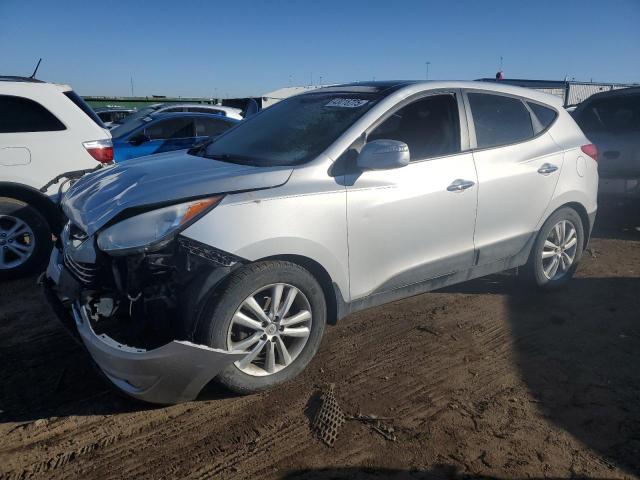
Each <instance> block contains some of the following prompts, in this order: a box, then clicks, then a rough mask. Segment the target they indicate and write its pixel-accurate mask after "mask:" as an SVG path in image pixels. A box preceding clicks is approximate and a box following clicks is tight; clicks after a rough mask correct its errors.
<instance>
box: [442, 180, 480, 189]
mask: <svg viewBox="0 0 640 480" xmlns="http://www.w3.org/2000/svg"><path fill="white" fill-rule="evenodd" d="M474 185H475V182H472V181H471V180H463V179H461V178H458V179H457V180H454V181H453V183H452V184H451V185H449V186H448V187H447V190H449V191H450V192H461V191H463V190H466V189H467V188H470V187H473V186H474Z"/></svg>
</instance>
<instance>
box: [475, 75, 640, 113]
mask: <svg viewBox="0 0 640 480" xmlns="http://www.w3.org/2000/svg"><path fill="white" fill-rule="evenodd" d="M478 80H479V81H481V82H496V81H498V80H496V79H494V78H479V79H478ZM499 82H500V83H508V84H510V85H517V86H519V87H525V88H532V89H534V90H539V91H541V92H546V93H550V94H551V95H555V96H557V97H560V98H561V99H562V101H563V102H564V106H565V108H567V107H573V106H576V105H578V104H579V103H580V102H582V101H583V100H586V99H587V98H589V97H590V96H591V95H593V94H594V93H599V92H608V91H609V90H617V89H619V88H627V87H634V86H638V84H637V83H635V84H634V83H601V82H577V81H575V80H527V79H523V78H503V79H500V80H499Z"/></svg>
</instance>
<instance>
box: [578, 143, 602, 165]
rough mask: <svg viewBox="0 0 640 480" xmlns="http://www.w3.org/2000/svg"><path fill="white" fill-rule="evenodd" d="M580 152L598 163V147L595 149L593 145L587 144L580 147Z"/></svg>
mask: <svg viewBox="0 0 640 480" xmlns="http://www.w3.org/2000/svg"><path fill="white" fill-rule="evenodd" d="M580 150H582V152H583V153H584V154H586V155H589V156H590V157H591V158H593V159H594V160H595V161H596V162H597V161H598V147H596V146H595V145H594V144H593V143H588V144H586V145H582V146H581V147H580Z"/></svg>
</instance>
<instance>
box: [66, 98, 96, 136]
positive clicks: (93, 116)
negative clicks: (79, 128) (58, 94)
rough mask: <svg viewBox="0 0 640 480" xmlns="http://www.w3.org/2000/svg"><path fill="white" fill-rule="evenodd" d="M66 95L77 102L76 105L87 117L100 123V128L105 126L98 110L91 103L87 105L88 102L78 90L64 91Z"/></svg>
mask: <svg viewBox="0 0 640 480" xmlns="http://www.w3.org/2000/svg"><path fill="white" fill-rule="evenodd" d="M64 95H65V96H66V97H67V98H68V99H69V100H71V101H72V102H73V103H75V105H76V107H78V108H79V109H80V110H82V111H83V112H84V113H85V114H86V115H87V117H89V118H90V119H91V120H93V121H94V122H95V124H96V125H98V126H99V127H100V128H105V126H104V123H102V120H100V117H98V115H96V112H94V111H93V109H92V108H91V107H90V106H89V105H87V103H86V102H85V101H84V100H83V99H82V98H80V96H79V95H78V94H77V93H76V92H74V91H73V90H71V91H69V92H64Z"/></svg>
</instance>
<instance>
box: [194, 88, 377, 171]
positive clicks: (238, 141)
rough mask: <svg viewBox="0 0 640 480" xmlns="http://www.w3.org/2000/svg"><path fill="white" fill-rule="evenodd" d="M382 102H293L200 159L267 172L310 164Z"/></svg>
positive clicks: (334, 97) (318, 98) (315, 97)
mask: <svg viewBox="0 0 640 480" xmlns="http://www.w3.org/2000/svg"><path fill="white" fill-rule="evenodd" d="M379 99H380V96H379V95H374V94H369V93H347V92H334V93H329V92H324V93H310V94H304V95H298V96H295V97H291V98H288V99H286V100H283V101H282V102H279V103H277V104H275V105H274V106H272V107H269V108H267V109H265V110H263V111H262V112H260V113H259V114H258V115H255V116H252V117H250V118H248V119H246V120H244V121H243V122H241V123H240V124H238V126H236V127H235V128H233V129H231V130H229V131H228V132H227V133H225V134H223V135H222V136H220V137H218V138H217V139H216V140H214V141H213V142H211V143H210V144H208V145H207V146H206V148H202V149H200V150H198V151H197V152H194V153H197V154H198V155H201V156H205V157H209V158H216V159H222V160H227V161H230V162H234V163H245V164H249V165H256V166H265V167H267V166H276V165H299V164H302V163H306V162H308V161H310V160H312V159H313V158H315V157H316V156H318V155H319V154H320V153H322V152H323V151H324V150H326V149H327V147H328V146H329V145H331V144H332V143H333V142H334V141H335V140H337V138H338V137H339V136H340V135H341V134H342V133H343V132H344V131H345V130H346V129H347V128H349V127H350V126H351V125H353V123H354V122H355V121H356V120H358V119H359V118H360V117H362V115H364V113H365V112H367V111H368V110H369V109H370V108H371V107H372V106H373V105H375V103H376V102H377V101H378V100H379Z"/></svg>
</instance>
